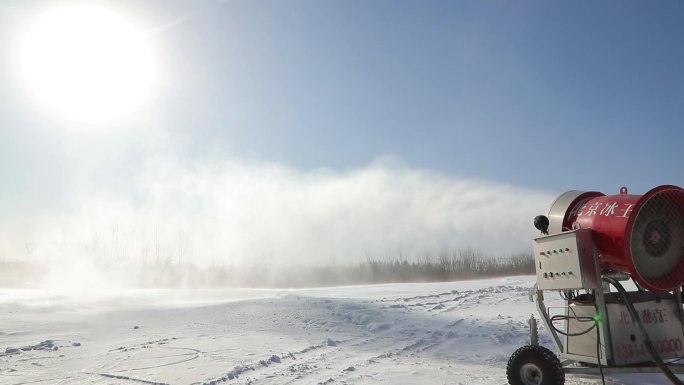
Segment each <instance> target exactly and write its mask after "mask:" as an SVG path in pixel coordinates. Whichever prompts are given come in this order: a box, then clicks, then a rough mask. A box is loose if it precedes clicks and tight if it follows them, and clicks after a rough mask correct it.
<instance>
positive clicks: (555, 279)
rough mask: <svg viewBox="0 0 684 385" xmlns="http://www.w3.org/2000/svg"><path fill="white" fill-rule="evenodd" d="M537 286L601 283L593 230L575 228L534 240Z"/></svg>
mask: <svg viewBox="0 0 684 385" xmlns="http://www.w3.org/2000/svg"><path fill="white" fill-rule="evenodd" d="M533 250H534V261H535V269H536V271H537V287H538V288H539V289H540V290H554V289H558V290H578V289H595V288H597V287H600V281H599V278H598V277H599V272H598V269H597V264H596V261H595V259H594V243H593V241H592V239H591V230H589V229H582V230H573V231H566V232H563V233H560V234H553V235H549V236H546V237H542V238H537V239H535V240H534V245H533Z"/></svg>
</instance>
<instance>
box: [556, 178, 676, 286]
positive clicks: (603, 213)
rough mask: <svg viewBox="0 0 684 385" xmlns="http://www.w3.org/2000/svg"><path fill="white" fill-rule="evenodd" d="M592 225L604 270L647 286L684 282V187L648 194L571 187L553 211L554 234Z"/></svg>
mask: <svg viewBox="0 0 684 385" xmlns="http://www.w3.org/2000/svg"><path fill="white" fill-rule="evenodd" d="M578 229H591V230H592V233H591V235H592V240H593V243H594V245H595V246H596V248H597V251H598V257H599V259H600V265H601V268H602V269H603V270H604V271H606V272H610V271H614V272H624V273H627V274H629V275H630V276H631V277H632V278H634V280H636V282H637V283H638V284H639V285H641V286H642V287H643V288H645V289H647V290H649V291H653V292H659V293H663V292H669V291H672V290H674V289H676V288H679V287H682V285H684V189H682V188H680V187H677V186H669V185H664V186H659V187H656V188H654V189H652V190H650V191H648V192H647V193H646V194H644V195H632V194H629V193H628V192H627V188H626V187H622V188H621V189H620V193H619V194H618V195H604V194H602V193H599V192H582V191H569V192H566V193H565V194H562V195H561V196H560V197H558V199H556V201H555V202H553V204H552V205H551V209H550V210H549V228H548V232H549V234H550V235H552V234H559V233H562V232H563V231H568V230H578Z"/></svg>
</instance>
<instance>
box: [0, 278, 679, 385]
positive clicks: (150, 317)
mask: <svg viewBox="0 0 684 385" xmlns="http://www.w3.org/2000/svg"><path fill="white" fill-rule="evenodd" d="M533 282H534V281H533V277H531V276H524V277H509V278H498V279H488V280H477V281H463V282H447V283H428V284H390V285H372V286H354V287H336V288H321V289H301V290H257V289H220V290H218V289H217V290H132V291H116V292H106V291H103V292H98V291H88V292H85V293H84V292H79V293H76V292H60V293H56V292H44V291H37V290H11V289H0V384H136V383H137V384H253V385H258V384H326V385H337V384H393V385H398V384H463V385H485V384H486V385H492V384H506V383H507V381H506V374H505V368H506V362H507V360H508V357H509V356H510V354H511V353H512V352H513V351H514V350H516V349H517V348H518V347H520V346H522V345H525V344H527V343H528V341H529V337H528V326H527V320H528V319H529V317H530V315H531V314H535V316H536V310H535V307H534V305H533V303H531V302H529V299H528V292H529V289H530V287H531V286H532V285H533ZM540 337H541V342H542V344H544V345H547V346H549V347H551V343H550V338H549V336H548V334H547V333H546V331H544V330H541V331H540ZM566 383H567V384H569V385H581V384H587V385H589V384H600V380H598V379H596V378H588V377H577V376H569V377H568V380H567V382H566ZM608 383H611V384H634V385H636V384H667V383H668V382H667V381H666V380H665V379H664V378H663V376H662V375H659V374H652V375H621V376H620V377H619V378H618V379H617V380H614V381H608Z"/></svg>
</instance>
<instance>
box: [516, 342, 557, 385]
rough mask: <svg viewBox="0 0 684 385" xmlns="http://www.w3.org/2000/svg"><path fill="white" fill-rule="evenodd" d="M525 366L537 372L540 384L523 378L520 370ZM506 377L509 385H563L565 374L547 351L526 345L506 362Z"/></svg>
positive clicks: (553, 356)
mask: <svg viewBox="0 0 684 385" xmlns="http://www.w3.org/2000/svg"><path fill="white" fill-rule="evenodd" d="M523 366H527V368H528V369H532V370H533V371H534V370H535V369H536V370H538V374H540V375H541V379H540V380H541V382H531V381H530V380H527V381H526V380H525V379H524V378H523V374H522V369H523ZM506 377H508V383H509V384H510V385H535V384H538V385H564V384H565V372H563V367H562V366H561V363H560V361H559V360H558V357H556V355H555V354H553V352H552V351H550V350H549V349H547V348H545V347H543V346H538V345H527V346H523V347H521V348H520V349H518V350H516V351H515V352H514V353H513V354H512V355H511V358H510V359H509V360H508V365H507V366H506Z"/></svg>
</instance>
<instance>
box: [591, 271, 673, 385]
mask: <svg viewBox="0 0 684 385" xmlns="http://www.w3.org/2000/svg"><path fill="white" fill-rule="evenodd" d="M603 280H604V281H606V282H608V283H610V284H611V285H613V286H615V288H616V289H617V291H618V292H619V293H620V296H621V297H622V299H623V300H624V301H625V305H626V306H627V311H628V312H629V315H630V316H631V317H632V319H634V320H635V321H636V323H637V326H639V332H640V333H641V338H643V340H644V344H645V345H646V348H647V349H648V352H649V353H650V354H651V358H653V362H655V364H656V366H657V367H658V369H660V371H661V372H663V374H664V375H665V377H667V379H668V380H670V382H672V383H673V384H674V385H684V382H682V381H681V380H680V379H679V378H678V377H677V376H675V375H674V373H672V370H670V368H669V367H668V366H667V365H665V362H664V361H663V359H662V357H660V354H658V351H657V350H656V348H655V346H653V342H651V339H650V338H649V337H648V333H646V328H645V327H644V324H643V323H642V322H641V318H639V314H638V313H637V311H636V309H635V308H634V305H633V304H632V302H630V301H629V299H628V298H627V292H626V291H625V288H624V287H622V285H621V284H620V282H618V281H617V280H616V279H614V278H611V277H603Z"/></svg>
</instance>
